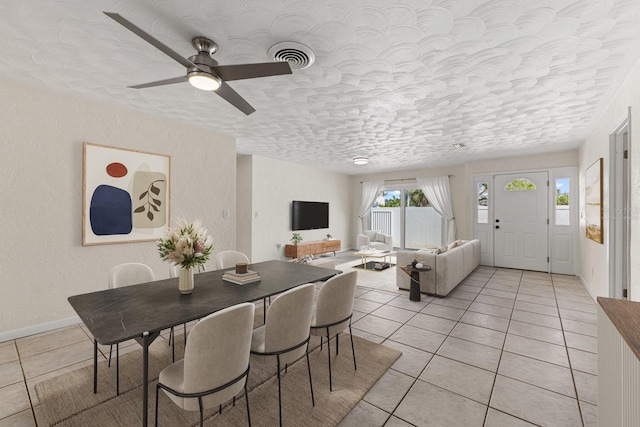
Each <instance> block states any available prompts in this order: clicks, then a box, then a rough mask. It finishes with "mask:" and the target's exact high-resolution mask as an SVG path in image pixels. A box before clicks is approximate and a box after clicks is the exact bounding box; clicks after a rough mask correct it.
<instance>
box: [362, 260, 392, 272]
mask: <svg viewBox="0 0 640 427" xmlns="http://www.w3.org/2000/svg"><path fill="white" fill-rule="evenodd" d="M379 263H380V261H369V262H367V267H366V268H365V266H364V264H362V263H360V264H358V265H354V266H353V268H363V269H365V270H369V271H386V270H388V269H389V268H391V267H395V264H392V263H389V267H388V268H385V269H382V270H376V269H375V266H376V264H379Z"/></svg>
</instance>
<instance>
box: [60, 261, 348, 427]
mask: <svg viewBox="0 0 640 427" xmlns="http://www.w3.org/2000/svg"><path fill="white" fill-rule="evenodd" d="M249 268H250V269H251V270H254V271H257V272H258V273H259V274H260V277H261V280H260V281H259V282H253V283H248V284H244V285H237V284H234V283H231V282H227V281H225V280H223V279H222V275H223V273H224V272H225V271H228V270H230V269H223V270H215V271H208V272H203V273H198V274H195V275H194V289H193V292H192V293H191V294H188V295H182V294H180V291H179V290H178V279H177V278H171V279H165V280H156V281H153V282H148V283H141V284H138V285H133V286H126V287H122V288H114V289H107V290H102V291H97V292H90V293H87V294H81V295H74V296H71V297H69V299H68V300H69V303H70V304H71V306H72V307H73V309H74V310H75V311H76V313H78V316H79V317H80V319H82V321H83V322H84V324H85V325H86V326H87V328H88V329H89V331H90V332H91V333H92V334H93V337H94V341H93V361H94V365H93V366H94V367H93V380H94V384H93V387H94V390H93V391H94V393H97V391H98V388H97V387H98V367H97V361H98V344H102V345H112V344H117V343H120V342H123V341H127V340H129V339H135V340H136V341H137V342H138V343H140V345H142V349H143V352H142V353H143V357H142V370H143V393H142V394H143V395H142V425H143V426H146V425H147V420H148V400H149V396H148V392H149V390H148V388H149V386H148V382H149V345H150V344H151V343H152V342H153V341H154V340H155V339H156V338H157V337H158V336H159V335H160V331H162V330H165V329H169V328H171V327H173V326H177V325H180V324H183V323H187V322H190V321H192V320H197V319H201V318H203V317H205V316H207V315H209V314H211V313H214V312H216V311H219V310H222V309H224V308H227V307H231V306H233V305H236V304H240V303H243V302H253V301H259V300H263V299H265V298H267V297H271V296H273V295H276V294H279V293H281V292H284V291H286V290H288V289H291V288H294V287H296V286H300V285H303V284H305V283H311V282H317V281H325V280H327V279H330V278H331V277H333V276H335V275H336V274H339V273H341V271H340V270H334V269H328V268H322V267H315V266H311V265H306V264H296V263H291V262H286V261H279V260H274V261H265V262H259V263H255V264H250V265H249Z"/></svg>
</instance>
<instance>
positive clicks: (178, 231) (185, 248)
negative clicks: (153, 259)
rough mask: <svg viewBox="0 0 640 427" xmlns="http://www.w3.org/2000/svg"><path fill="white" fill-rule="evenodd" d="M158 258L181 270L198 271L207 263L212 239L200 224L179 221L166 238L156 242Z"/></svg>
mask: <svg viewBox="0 0 640 427" xmlns="http://www.w3.org/2000/svg"><path fill="white" fill-rule="evenodd" d="M158 249H159V252H160V257H161V258H162V259H163V260H165V261H170V262H173V263H174V264H176V265H181V266H182V267H183V268H193V267H195V266H198V269H199V268H200V267H202V266H204V264H205V263H206V262H207V260H208V259H209V256H210V255H211V251H212V250H213V238H212V237H211V236H209V235H208V232H207V230H206V229H205V228H203V227H202V224H201V222H200V221H199V220H198V221H194V222H193V223H189V222H187V221H186V220H184V219H179V220H178V221H177V222H176V225H175V227H174V228H170V229H169V230H168V232H167V236H166V237H165V238H164V239H160V241H159V242H158Z"/></svg>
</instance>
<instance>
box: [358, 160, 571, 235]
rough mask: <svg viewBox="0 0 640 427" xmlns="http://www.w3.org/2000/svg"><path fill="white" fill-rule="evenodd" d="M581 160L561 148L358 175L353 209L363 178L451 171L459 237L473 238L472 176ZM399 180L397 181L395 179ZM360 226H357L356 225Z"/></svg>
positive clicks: (360, 194)
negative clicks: (430, 167) (468, 161)
mask: <svg viewBox="0 0 640 427" xmlns="http://www.w3.org/2000/svg"><path fill="white" fill-rule="evenodd" d="M577 164H578V151H577V150H570V151H561V152H555V153H547V154H539V155H528V156H521V157H508V158H500V159H495V160H480V161H477V162H470V163H466V164H462V165H453V166H445V167H440V168H433V169H415V170H407V171H396V172H387V173H380V174H368V175H358V176H355V177H353V178H352V181H351V185H352V188H353V194H354V196H353V202H352V205H353V209H354V212H355V213H357V212H358V208H359V206H360V197H361V196H362V184H361V182H363V181H375V180H402V179H408V178H416V177H424V176H438V175H450V178H449V186H450V190H451V197H452V199H453V200H452V205H453V215H454V217H455V219H456V238H457V239H469V238H471V221H472V210H471V190H472V176H473V175H474V174H481V173H495V172H509V171H518V170H536V169H548V168H558V167H564V166H575V165H577ZM396 182H397V181H396ZM354 215H355V216H356V218H355V219H354V222H353V223H354V224H356V225H357V223H358V219H357V214H354ZM354 230H357V228H354Z"/></svg>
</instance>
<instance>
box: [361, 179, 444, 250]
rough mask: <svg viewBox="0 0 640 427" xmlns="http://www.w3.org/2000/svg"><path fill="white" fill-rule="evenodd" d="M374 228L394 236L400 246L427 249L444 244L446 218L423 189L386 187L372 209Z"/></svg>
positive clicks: (394, 242)
mask: <svg viewBox="0 0 640 427" xmlns="http://www.w3.org/2000/svg"><path fill="white" fill-rule="evenodd" d="M371 229H372V230H376V231H379V232H381V233H384V234H387V235H391V236H392V237H393V246H394V247H395V248H397V249H423V248H428V247H435V246H440V245H441V244H442V217H441V216H440V215H439V214H438V213H437V212H436V211H435V210H434V209H433V208H432V207H431V205H430V204H429V201H428V200H427V198H426V197H425V195H424V194H423V193H422V190H420V189H412V188H402V189H386V190H383V191H381V192H380V194H379V195H378V197H377V198H376V201H375V202H374V204H373V207H372V209H371Z"/></svg>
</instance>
